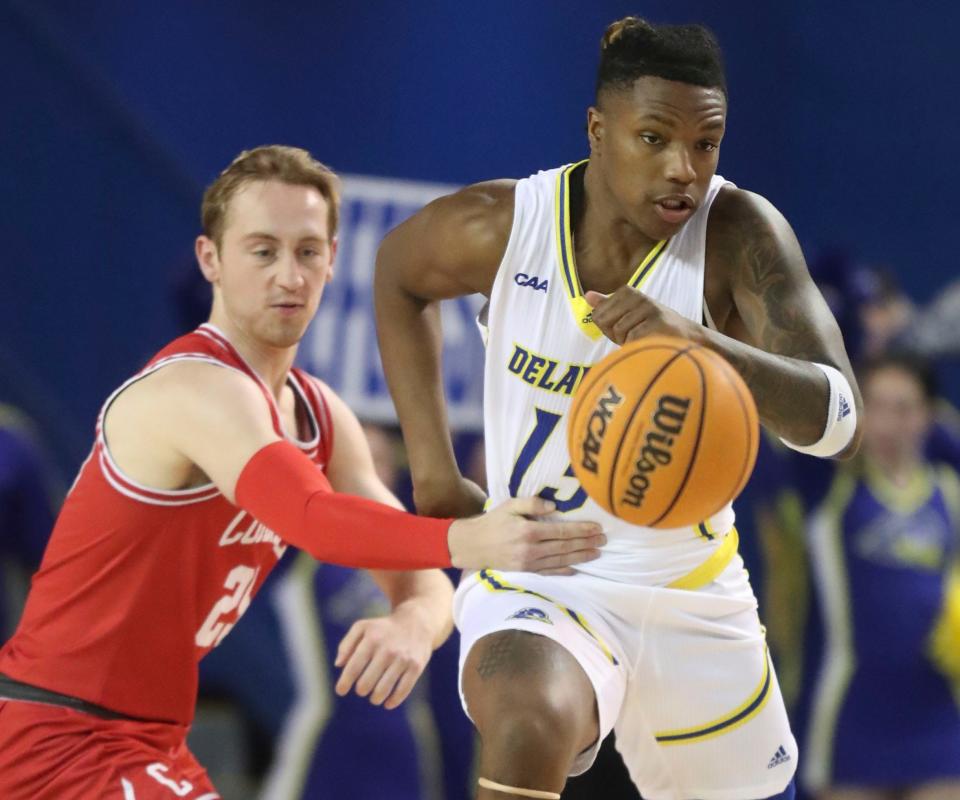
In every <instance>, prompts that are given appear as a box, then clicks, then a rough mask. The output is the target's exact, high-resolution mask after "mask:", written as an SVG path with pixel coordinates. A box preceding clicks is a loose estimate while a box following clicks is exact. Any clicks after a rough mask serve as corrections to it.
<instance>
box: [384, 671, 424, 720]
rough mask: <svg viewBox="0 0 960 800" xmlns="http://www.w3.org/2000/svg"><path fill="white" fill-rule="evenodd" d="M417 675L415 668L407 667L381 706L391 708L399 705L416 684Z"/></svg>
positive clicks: (418, 674)
mask: <svg viewBox="0 0 960 800" xmlns="http://www.w3.org/2000/svg"><path fill="white" fill-rule="evenodd" d="M419 677H420V672H419V671H418V670H416V669H408V670H407V671H406V672H404V673H403V675H401V676H400V680H399V681H398V682H397V688H396V689H394V690H393V694H391V695H390V697H389V698H388V700H387V702H386V703H384V704H383V707H384V708H387V709H391V710H392V709H394V708H396V707H397V706H398V705H400V704H401V703H402V702H403V701H404V700H406V699H407V698H408V697H409V696H410V692H411V691H413V687H414V686H415V685H416V683H417V678H419Z"/></svg>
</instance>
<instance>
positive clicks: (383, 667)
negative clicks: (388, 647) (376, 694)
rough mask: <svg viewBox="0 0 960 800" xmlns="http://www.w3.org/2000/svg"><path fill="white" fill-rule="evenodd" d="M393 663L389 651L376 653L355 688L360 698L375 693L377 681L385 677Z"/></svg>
mask: <svg viewBox="0 0 960 800" xmlns="http://www.w3.org/2000/svg"><path fill="white" fill-rule="evenodd" d="M393 661H394V657H393V655H392V654H391V653H389V652H387V651H384V650H378V651H377V652H376V653H374V654H373V657H372V658H371V659H370V660H369V661H368V662H367V666H366V669H364V671H363V672H362V673H361V675H360V677H359V678H357V685H356V686H355V687H354V691H355V692H356V693H357V694H358V695H360V697H366V696H367V695H369V694H370V692H372V691H373V687H374V686H376V685H377V681H379V680H380V678H381V677H383V674H384V673H385V672H386V671H387V670H388V669H389V667H390V665H391V664H392V663H393Z"/></svg>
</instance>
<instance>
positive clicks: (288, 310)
mask: <svg viewBox="0 0 960 800" xmlns="http://www.w3.org/2000/svg"><path fill="white" fill-rule="evenodd" d="M270 308H275V309H276V310H277V311H278V312H280V313H281V314H282V315H283V316H285V317H292V316H293V315H294V314H299V313H300V312H301V311H302V310H303V309H304V304H303V303H272V304H271V305H270Z"/></svg>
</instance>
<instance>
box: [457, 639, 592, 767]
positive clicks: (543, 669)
mask: <svg viewBox="0 0 960 800" xmlns="http://www.w3.org/2000/svg"><path fill="white" fill-rule="evenodd" d="M463 688H464V693H465V696H466V700H467V708H468V710H469V712H470V717H471V718H472V719H473V721H474V723H475V724H476V726H477V729H478V731H479V732H480V736H481V738H482V740H483V743H484V748H485V749H486V748H487V746H488V744H489V745H490V746H498V747H499V746H501V743H504V742H508V743H511V744H512V745H515V746H524V747H525V745H526V743H527V742H536V743H537V746H540V747H550V748H551V749H557V750H563V751H565V750H567V749H573V750H574V751H576V750H577V748H579V749H583V748H584V747H586V746H587V745H589V744H590V743H592V741H593V740H594V739H595V738H596V735H597V715H596V701H595V699H594V692H593V686H592V685H591V683H590V681H589V679H588V678H587V676H586V674H585V673H584V672H583V669H582V668H581V667H580V665H579V663H578V662H577V660H576V659H575V658H574V657H573V656H572V655H571V654H570V653H569V652H568V651H567V650H565V649H564V648H563V647H561V646H560V645H558V644H557V643H556V642H554V641H552V640H550V639H548V638H546V637H543V636H537V635H534V634H529V633H525V632H523V631H504V632H500V633H497V634H492V635H491V636H488V637H484V639H482V640H481V641H480V642H478V643H477V645H476V646H475V647H474V648H473V650H472V651H471V653H470V655H469V656H468V659H467V664H466V665H465V669H464V675H463ZM494 743H496V744H494Z"/></svg>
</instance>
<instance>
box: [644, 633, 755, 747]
mask: <svg viewBox="0 0 960 800" xmlns="http://www.w3.org/2000/svg"><path fill="white" fill-rule="evenodd" d="M769 697H770V654H769V653H768V652H767V649H766V647H764V651H763V675H761V676H760V684H759V686H757V688H756V689H754V690H753V692H752V693H751V694H750V696H749V697H748V698H747V699H746V700H744V701H743V703H741V704H740V705H739V706H737V707H736V708H735V709H734V710H733V711H730V712H729V713H727V714H724V715H723V716H722V717H718V718H717V719H715V720H713V721H712V722H707V723H705V724H703V725H698V726H696V727H695V728H680V729H678V730H673V731H661V732H659V733H655V734H654V736H655V738H656V740H657V741H658V742H659V743H660V744H663V745H670V744H689V743H690V742H700V741H703V740H704V739H713V738H714V737H716V736H722V735H723V734H725V733H729V732H730V731H732V730H735V729H736V728H739V727H740V726H741V725H744V724H746V723H747V722H749V721H750V720H751V719H753V718H754V717H755V716H756V715H757V714H759V713H760V711H761V709H762V708H763V707H764V706H765V705H766V704H767V700H768V699H769Z"/></svg>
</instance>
